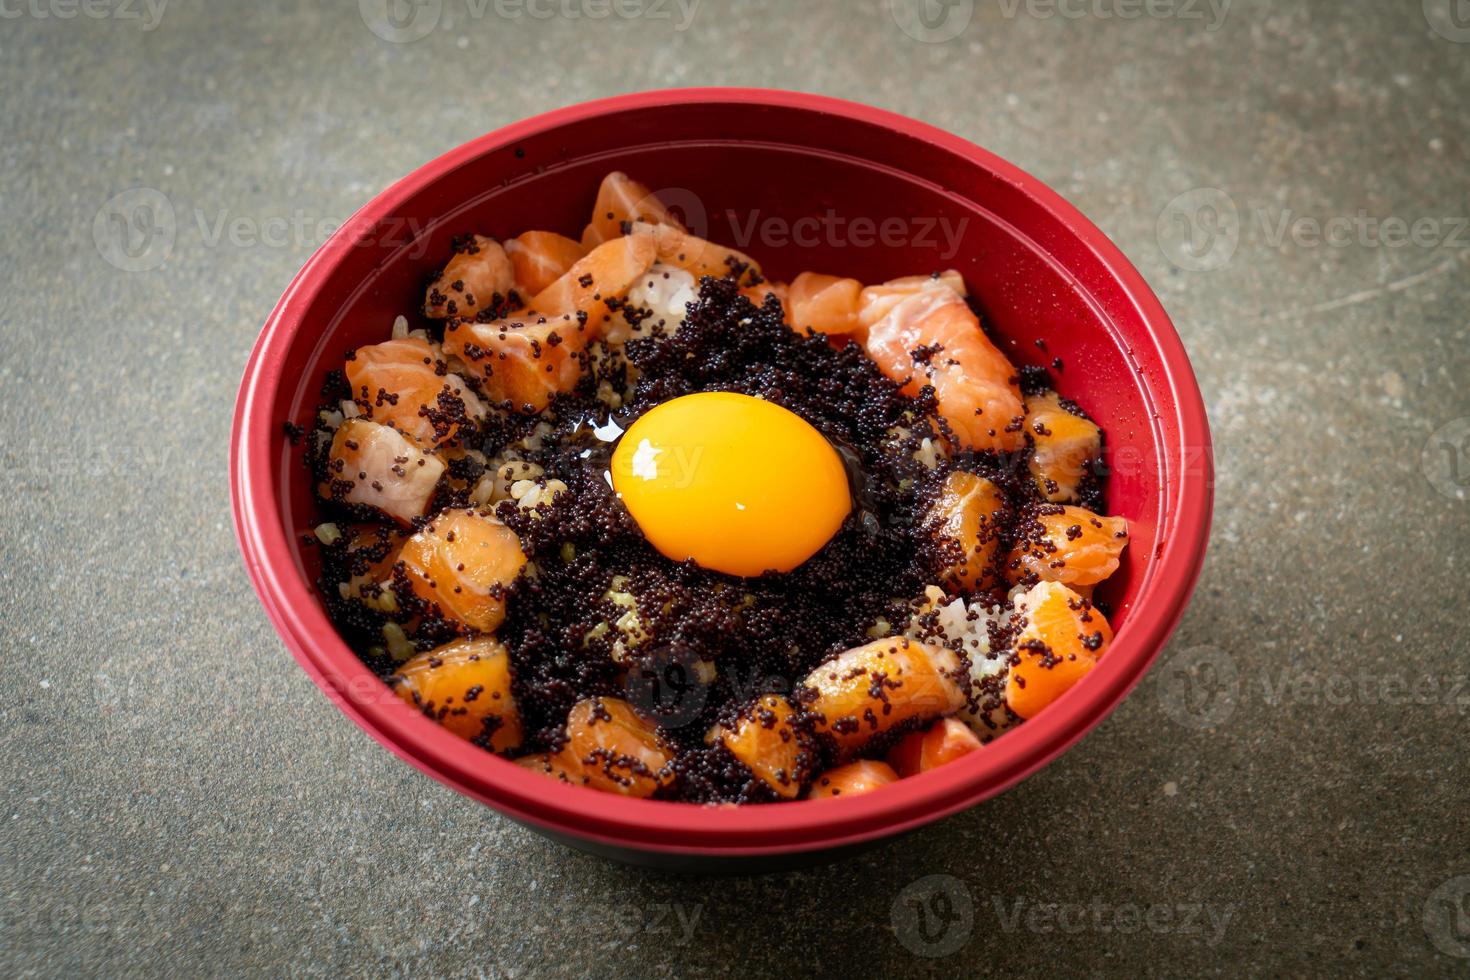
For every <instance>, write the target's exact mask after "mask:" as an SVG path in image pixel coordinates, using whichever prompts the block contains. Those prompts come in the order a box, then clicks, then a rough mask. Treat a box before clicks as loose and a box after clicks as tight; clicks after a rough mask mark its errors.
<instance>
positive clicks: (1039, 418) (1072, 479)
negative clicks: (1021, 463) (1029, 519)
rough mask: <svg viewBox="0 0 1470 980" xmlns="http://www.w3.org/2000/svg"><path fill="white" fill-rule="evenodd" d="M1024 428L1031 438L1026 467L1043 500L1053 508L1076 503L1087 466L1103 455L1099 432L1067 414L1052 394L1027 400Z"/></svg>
mask: <svg viewBox="0 0 1470 980" xmlns="http://www.w3.org/2000/svg"><path fill="white" fill-rule="evenodd" d="M1025 428H1026V433H1027V434H1028V435H1029V436H1030V437H1031V459H1030V460H1029V462H1028V464H1027V465H1028V466H1029V467H1030V470H1031V476H1032V478H1033V479H1035V481H1036V486H1037V488H1038V489H1040V490H1041V494H1042V496H1043V497H1045V498H1046V499H1047V500H1049V501H1051V502H1052V503H1055V504H1061V503H1068V502H1070V501H1073V500H1076V499H1077V487H1078V484H1080V483H1081V482H1082V478H1083V477H1084V476H1086V475H1087V467H1088V464H1090V463H1091V462H1092V461H1093V460H1095V459H1097V458H1098V456H1100V455H1101V454H1102V431H1101V430H1100V429H1098V427H1097V426H1096V425H1095V424H1094V423H1092V422H1091V421H1089V420H1088V419H1085V418H1083V417H1082V416H1080V415H1075V414H1073V413H1072V412H1069V411H1067V409H1066V408H1064V407H1063V406H1062V399H1061V396H1060V395H1058V394H1057V393H1056V392H1055V391H1047V392H1043V393H1042V394H1039V395H1033V396H1031V397H1029V398H1027V399H1026V426H1025Z"/></svg>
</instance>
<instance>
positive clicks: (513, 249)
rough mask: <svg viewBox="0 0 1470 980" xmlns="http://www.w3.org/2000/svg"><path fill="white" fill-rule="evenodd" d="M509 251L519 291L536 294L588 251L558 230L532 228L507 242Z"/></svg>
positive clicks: (527, 294)
mask: <svg viewBox="0 0 1470 980" xmlns="http://www.w3.org/2000/svg"><path fill="white" fill-rule="evenodd" d="M505 254H506V255H508V256H510V264H511V267H512V268H513V269H514V271H515V282H516V290H517V292H519V293H520V294H521V295H522V296H535V295H536V294H537V293H539V292H541V291H542V290H543V289H545V288H546V287H547V286H550V285H551V284H552V283H554V282H556V281H557V280H558V279H560V278H561V277H562V276H563V275H565V274H566V272H567V270H568V269H570V268H571V267H572V266H573V265H575V264H576V263H577V261H578V260H579V259H581V258H582V256H584V255H586V254H587V250H586V249H584V248H583V247H582V243H581V242H577V241H573V240H572V239H570V238H568V237H566V236H565V235H558V234H557V233H556V232H554V231H528V232H525V233H524V234H521V235H517V236H516V237H514V238H512V239H510V240H509V241H507V242H506V243H505Z"/></svg>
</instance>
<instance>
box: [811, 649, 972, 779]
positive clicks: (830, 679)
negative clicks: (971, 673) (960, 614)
mask: <svg viewBox="0 0 1470 980" xmlns="http://www.w3.org/2000/svg"><path fill="white" fill-rule="evenodd" d="M802 683H803V685H804V687H805V688H806V692H805V695H806V696H804V697H803V698H801V702H802V704H803V705H804V707H805V708H806V709H807V710H808V711H809V712H812V713H814V714H816V715H819V716H820V717H819V719H818V721H817V722H816V724H815V726H814V728H815V730H816V731H817V732H818V733H820V734H823V735H825V736H826V737H828V738H830V739H831V740H832V742H833V743H834V744H835V745H836V747H837V752H838V755H839V757H840V758H846V759H850V758H852V757H853V756H854V755H856V754H857V753H858V752H860V751H862V749H863V747H864V746H865V745H867V743H868V741H869V740H870V739H872V738H873V737H874V736H876V735H881V734H883V733H884V732H886V731H889V730H890V729H892V728H894V727H896V726H898V725H901V724H903V723H905V722H908V721H913V720H915V719H918V720H925V719H929V718H938V717H941V716H943V715H949V714H953V713H954V712H956V711H958V710H959V709H960V708H961V707H962V706H963V705H964V704H965V689H966V687H968V684H969V679H968V673H967V672H966V671H964V670H963V669H962V668H961V667H960V665H959V660H958V658H956V656H955V654H954V652H953V651H951V650H948V649H945V648H944V647H937V646H929V645H928V644H924V643H918V642H915V641H913V640H909V639H906V638H904V637H889V638H887V639H882V640H874V641H873V642H872V643H866V644H864V645H862V646H860V647H854V648H853V649H851V650H847V651H845V652H843V653H840V654H838V655H837V656H836V657H834V658H833V659H831V660H829V661H827V662H826V663H824V664H822V665H821V666H819V667H817V668H816V669H815V670H813V671H812V672H811V673H810V674H808V675H807V677H806V680H805V681H803V682H802Z"/></svg>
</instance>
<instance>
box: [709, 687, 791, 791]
mask: <svg viewBox="0 0 1470 980" xmlns="http://www.w3.org/2000/svg"><path fill="white" fill-rule="evenodd" d="M795 713H796V709H795V708H793V707H792V706H791V702H790V701H788V700H786V699H785V698H783V697H781V696H780V695H778V694H767V695H766V696H764V697H762V698H760V699H759V700H758V701H756V703H755V704H754V705H752V706H751V707H750V708H749V709H748V710H747V711H746V713H745V714H744V716H742V717H741V718H740V720H739V721H738V722H737V723H736V724H735V727H734V729H733V730H732V729H728V728H719V729H717V730H716V733H715V738H716V740H717V741H719V742H720V744H722V745H724V746H725V748H726V749H728V750H729V751H730V754H731V755H733V756H734V757H735V758H737V759H739V760H740V761H741V762H742V763H743V764H744V765H745V767H746V768H747V769H749V770H750V771H751V772H752V773H754V774H755V776H756V778H757V779H759V780H760V781H761V782H763V783H765V784H766V785H767V786H769V787H770V788H771V789H773V790H775V792H776V795H777V796H780V797H781V798H782V799H786V800H794V799H796V797H797V795H798V794H800V793H801V784H802V781H803V780H804V779H805V777H806V773H807V771H808V770H809V769H810V767H811V760H812V754H811V753H810V752H809V751H808V747H807V745H806V744H805V742H804V740H803V739H802V737H801V734H800V733H799V732H798V731H797V730H796V729H795V728H794V727H792V725H791V717H792V715H794V714H795Z"/></svg>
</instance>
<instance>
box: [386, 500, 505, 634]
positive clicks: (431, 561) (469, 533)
mask: <svg viewBox="0 0 1470 980" xmlns="http://www.w3.org/2000/svg"><path fill="white" fill-rule="evenodd" d="M399 561H400V562H401V563H402V566H403V567H404V569H405V570H406V572H407V573H408V581H409V584H410V585H411V586H412V588H413V591H414V594H415V595H417V596H418V597H419V598H420V599H423V600H424V601H425V602H430V603H434V604H437V605H438V607H439V610H440V612H441V613H442V615H443V616H444V617H445V618H447V619H450V620H452V621H454V622H455V623H458V624H459V625H460V626H462V627H464V628H466V629H470V630H476V631H478V632H482V633H493V632H494V631H495V630H496V629H497V628H499V626H500V624H501V623H502V622H504V621H505V593H506V589H507V588H508V587H509V586H510V584H511V583H512V582H514V581H515V580H516V576H518V575H519V574H520V572H521V569H522V568H523V567H524V566H525V564H526V555H525V552H523V551H522V550H521V542H520V540H519V539H518V538H517V537H516V535H515V532H514V531H512V530H511V529H510V528H508V527H506V526H505V525H504V524H502V523H500V521H498V520H496V519H495V518H493V517H486V516H484V515H483V514H481V513H479V512H477V511H473V510H459V509H456V510H447V511H444V512H443V513H442V514H440V515H438V516H437V517H435V518H434V519H433V520H432V521H430V522H429V523H428V524H427V525H426V526H425V527H424V529H423V530H422V531H419V533H417V534H415V535H414V536H413V537H411V538H409V539H408V540H407V541H405V542H404V544H403V550H402V551H401V552H399Z"/></svg>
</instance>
